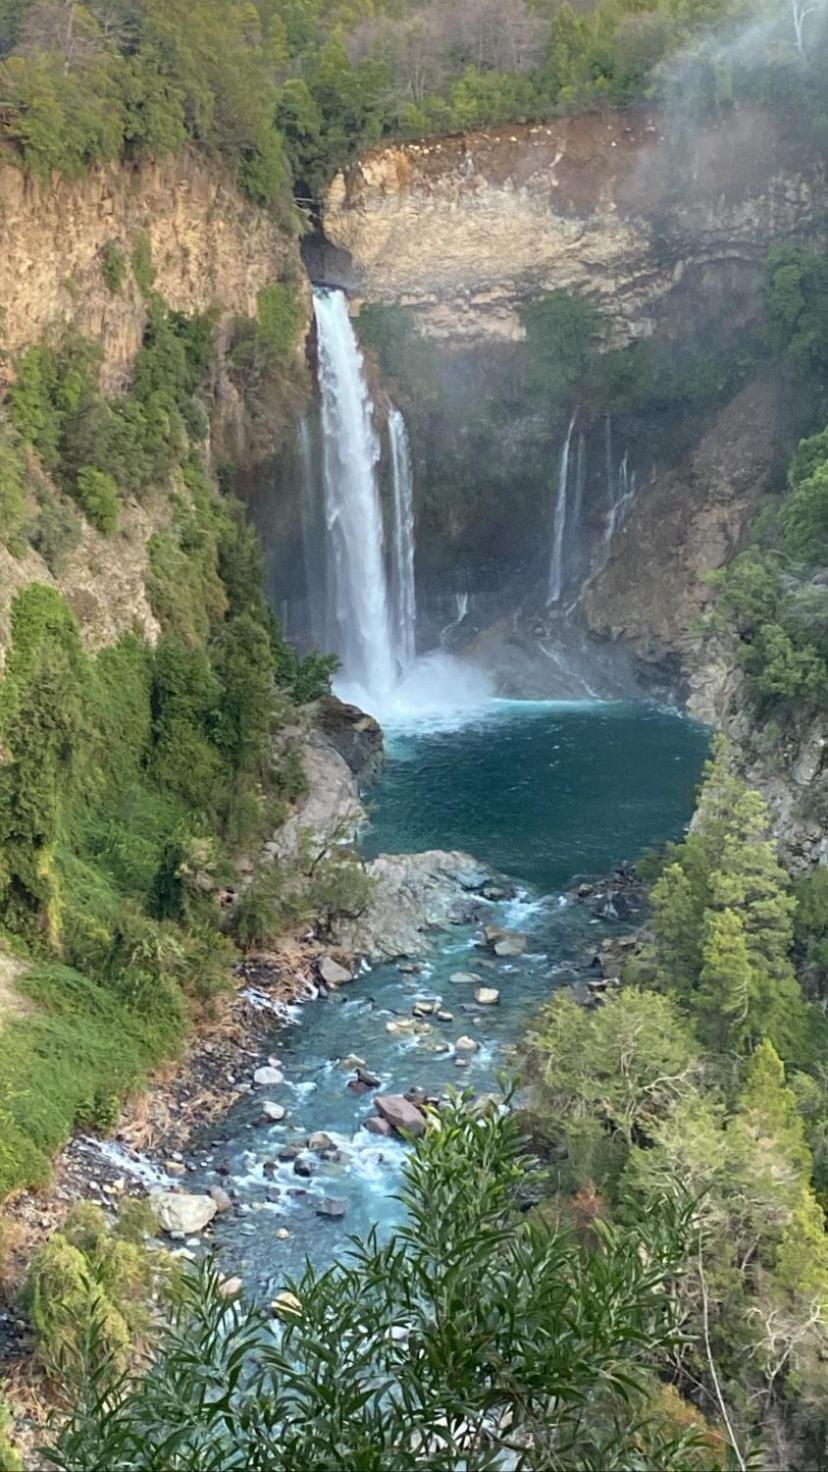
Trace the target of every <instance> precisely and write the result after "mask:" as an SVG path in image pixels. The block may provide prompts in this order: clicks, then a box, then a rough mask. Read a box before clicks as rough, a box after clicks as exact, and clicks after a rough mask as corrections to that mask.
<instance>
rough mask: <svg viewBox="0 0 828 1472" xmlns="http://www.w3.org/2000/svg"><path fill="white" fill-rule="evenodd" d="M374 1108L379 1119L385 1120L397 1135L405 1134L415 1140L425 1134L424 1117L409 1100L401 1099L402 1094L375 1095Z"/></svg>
mask: <svg viewBox="0 0 828 1472" xmlns="http://www.w3.org/2000/svg"><path fill="white" fill-rule="evenodd" d="M374 1106H375V1108H376V1111H377V1113H378V1114H379V1116H380V1118H381V1119H384V1120H386V1121H387V1122H388V1124H390V1125H391V1126H392V1128H393V1129H395V1130H397V1132H398V1133H403V1132H405V1133H406V1134H408V1135H414V1136H415V1138H416V1137H417V1136H419V1135H422V1134H424V1133H425V1127H426V1122H425V1116H424V1115H423V1114H421V1113H420V1110H419V1109H418V1108H417V1106H416V1105H415V1104H412V1103H411V1101H410V1100H409V1099H405V1098H403V1096H402V1094H377V1096H376V1098H375V1100H374Z"/></svg>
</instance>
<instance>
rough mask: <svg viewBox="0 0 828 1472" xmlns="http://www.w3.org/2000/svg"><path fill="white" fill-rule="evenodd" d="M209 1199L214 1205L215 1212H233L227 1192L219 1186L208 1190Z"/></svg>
mask: <svg viewBox="0 0 828 1472" xmlns="http://www.w3.org/2000/svg"><path fill="white" fill-rule="evenodd" d="M210 1199H211V1201H213V1202H214V1203H215V1208H216V1211H232V1210H233V1203H232V1201H231V1200H230V1197H229V1196H228V1194H227V1192H226V1191H224V1190H223V1189H222V1187H221V1186H212V1187H211V1188H210Z"/></svg>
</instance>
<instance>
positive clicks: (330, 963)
mask: <svg viewBox="0 0 828 1472" xmlns="http://www.w3.org/2000/svg"><path fill="white" fill-rule="evenodd" d="M316 971H317V974H318V976H319V979H320V981H324V983H325V985H326V986H344V985H345V982H346V981H353V979H354V973H353V972H352V971H348V970H347V968H346V967H345V966H340V964H339V962H338V961H335V960H334V958H333V956H321V957H320V959H319V960H318V961H317V963H316Z"/></svg>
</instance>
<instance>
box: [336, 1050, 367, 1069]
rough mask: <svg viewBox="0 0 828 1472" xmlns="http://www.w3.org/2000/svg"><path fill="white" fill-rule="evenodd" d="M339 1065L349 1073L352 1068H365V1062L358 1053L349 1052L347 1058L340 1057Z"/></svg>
mask: <svg viewBox="0 0 828 1472" xmlns="http://www.w3.org/2000/svg"><path fill="white" fill-rule="evenodd" d="M339 1066H340V1068H342V1069H344V1071H345V1072H346V1073H351V1072H352V1071H353V1070H354V1069H356V1070H357V1072H358V1071H359V1070H360V1069H361V1068H365V1066H366V1064H365V1059H364V1058H360V1056H359V1054H358V1053H349V1054H348V1056H347V1058H340V1060H339Z"/></svg>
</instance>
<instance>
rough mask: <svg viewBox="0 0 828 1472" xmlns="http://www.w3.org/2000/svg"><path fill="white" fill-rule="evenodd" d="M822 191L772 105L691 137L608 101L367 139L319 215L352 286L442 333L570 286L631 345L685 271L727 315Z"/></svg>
mask: <svg viewBox="0 0 828 1472" xmlns="http://www.w3.org/2000/svg"><path fill="white" fill-rule="evenodd" d="M822 186H823V167H822V165H821V163H820V162H819V161H818V160H817V159H816V158H815V157H814V156H813V155H811V156H808V155H807V154H806V153H804V152H803V149H802V147H801V144H800V142H799V141H798V140H796V139H794V138H790V137H788V136H786V134H785V132H784V130H783V129H782V128H781V126H780V124H779V123H778V122H777V121H775V120H774V119H773V118H771V117H770V115H768V114H767V113H764V112H760V111H757V110H753V109H749V108H742V109H739V110H736V111H733V112H730V113H728V114H727V115H726V116H725V117H724V118H722V119H721V121H719V122H718V123H715V124H711V125H709V126H707V127H704V128H699V129H696V130H692V129H687V128H684V127H683V126H682V124H681V120H679V119H677V118H673V117H671V116H670V115H666V116H665V115H664V114H659V113H656V112H649V111H646V110H644V109H640V110H635V111H631V112H618V111H612V110H607V111H605V112H594V113H589V114H581V115H579V116H574V117H568V118H561V119H557V120H555V121H552V122H549V123H545V124H537V125H533V126H523V127H514V128H507V129H500V130H496V131H489V132H476V133H467V134H463V135H459V136H456V137H451V138H445V139H438V140H435V141H431V142H423V143H407V144H401V145H397V146H393V147H387V148H381V149H376V150H374V151H373V152H370V153H368V154H366V155H364V156H363V157H362V158H361V159H360V160H359V161H358V162H357V163H355V164H354V165H353V166H352V167H351V168H350V169H349V170H348V171H347V172H345V173H343V174H340V175H338V176H337V178H336V179H335V180H334V181H333V183H332V185H331V187H330V189H329V191H328V194H327V197H326V200H325V210H324V221H325V231H326V235H327V237H328V240H329V241H330V242H331V244H332V245H333V246H334V247H336V248H337V250H338V251H345V252H347V253H348V255H349V256H350V260H351V267H350V280H351V284H352V285H353V287H354V289H355V290H356V291H358V292H361V293H362V294H363V295H364V296H365V297H366V298H367V299H369V300H370V301H377V302H395V303H399V304H400V305H404V306H408V307H411V308H412V309H414V310H415V311H416V312H417V314H418V317H419V320H420V322H421V324H422V325H423V327H424V328H425V329H426V330H427V331H428V332H429V333H431V334H433V335H435V336H439V337H450V338H459V339H460V338H461V339H470V338H472V339H473V338H481V337H482V338H499V339H504V338H505V339H514V338H516V337H519V336H520V334H521V329H520V324H519V319H518V315H517V309H518V307H519V306H520V304H521V303H522V302H524V301H526V300H527V299H530V298H531V297H533V296H536V295H537V294H538V293H539V292H544V291H550V290H555V289H565V290H570V291H571V290H579V291H584V292H586V293H587V294H588V295H590V296H592V297H593V298H595V299H596V300H598V301H600V302H601V303H602V305H604V306H605V308H606V309H607V311H608V312H609V313H610V314H611V315H612V317H613V318H614V320H615V323H616V328H617V333H618V336H619V339H620V340H623V339H624V338H626V337H630V336H636V335H645V334H647V333H649V332H652V331H653V330H654V327H655V324H656V321H657V319H658V317H659V315H660V313H661V311H662V307H663V303H664V301H665V299H666V298H667V297H669V296H670V295H671V294H672V293H674V292H676V291H677V290H679V289H682V290H686V287H687V282H686V277H687V274H688V272H689V273H692V275H693V277H694V284H693V290H694V291H700V292H704V293H706V294H710V293H715V294H717V295H718V296H720V297H721V299H722V301H723V303H724V302H728V300H729V301H730V310H731V311H732V310H733V299H734V285H735V279H736V276H738V277H739V279H740V280H741V281H743V280H744V273H745V272H746V271H751V270H753V271H755V268H756V267H757V265H758V263H759V262H760V261H761V260H762V257H763V256H764V254H765V253H766V251H767V249H768V246H769V244H771V243H772V242H773V241H774V240H776V239H780V238H783V237H790V236H791V235H794V234H797V233H798V232H800V231H801V230H802V229H803V228H804V227H806V226H812V225H813V222H814V218H815V214H816V212H817V207H818V200H819V197H820V194H821V190H822ZM734 273H735V275H734ZM346 274H348V273H346ZM735 295H736V296H738V292H736V293H735Z"/></svg>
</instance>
